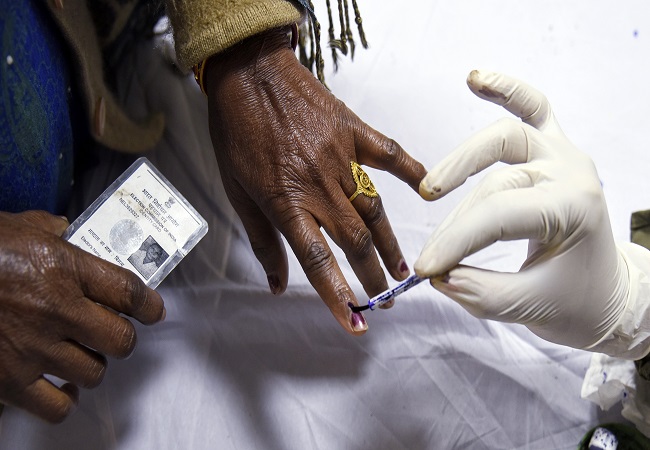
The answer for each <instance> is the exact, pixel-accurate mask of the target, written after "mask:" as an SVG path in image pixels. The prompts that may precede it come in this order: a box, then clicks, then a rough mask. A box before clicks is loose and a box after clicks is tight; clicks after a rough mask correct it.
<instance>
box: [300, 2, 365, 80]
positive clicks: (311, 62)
mask: <svg viewBox="0 0 650 450" xmlns="http://www.w3.org/2000/svg"><path fill="white" fill-rule="evenodd" d="M298 2H299V3H300V4H301V5H302V6H304V7H305V9H306V10H307V12H308V15H309V18H308V20H307V21H306V24H303V25H302V32H301V33H300V37H299V40H298V45H299V47H300V48H299V58H300V62H301V63H302V64H303V65H304V66H305V67H307V68H308V69H309V70H310V71H312V72H314V70H315V71H316V76H317V77H318V79H319V80H320V81H321V83H323V84H325V76H324V74H323V71H324V67H325V61H324V60H323V57H322V51H321V46H320V39H321V38H320V36H321V26H320V22H319V21H318V19H317V18H316V14H315V13H314V4H313V3H312V1H311V0H298ZM337 3H338V16H339V17H338V18H339V25H340V28H341V31H340V34H339V38H338V39H336V37H335V29H334V19H333V15H332V8H331V4H330V0H326V6H327V15H328V20H329V28H328V38H329V47H330V48H331V50H332V61H333V63H334V70H335V71H336V70H338V52H340V53H342V54H343V55H348V53H349V54H350V57H351V58H352V59H354V50H355V42H354V39H353V33H352V29H351V27H350V13H349V5H348V0H337ZM352 9H353V11H354V22H355V23H356V24H357V30H358V33H359V39H360V40H361V45H362V46H363V47H364V48H368V42H367V40H366V35H365V32H364V30H363V25H362V19H361V13H360V11H359V6H358V5H357V1H356V0H352ZM306 36H308V37H309V40H310V53H309V54H307V38H306Z"/></svg>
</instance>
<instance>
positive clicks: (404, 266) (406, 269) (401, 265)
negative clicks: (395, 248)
mask: <svg viewBox="0 0 650 450" xmlns="http://www.w3.org/2000/svg"><path fill="white" fill-rule="evenodd" d="M399 271H400V273H401V274H402V275H408V274H409V273H410V270H409V266H408V264H406V261H404V259H402V261H400V263H399Z"/></svg>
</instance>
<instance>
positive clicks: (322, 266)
mask: <svg viewBox="0 0 650 450" xmlns="http://www.w3.org/2000/svg"><path fill="white" fill-rule="evenodd" d="M331 256H332V255H331V252H330V250H329V249H328V248H327V247H326V246H325V244H324V243H322V242H312V243H311V244H309V246H308V248H307V250H306V251H305V255H304V258H303V268H304V269H305V272H306V273H315V274H320V273H324V272H326V271H327V270H329V268H330V266H331Z"/></svg>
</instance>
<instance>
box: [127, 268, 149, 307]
mask: <svg viewBox="0 0 650 450" xmlns="http://www.w3.org/2000/svg"><path fill="white" fill-rule="evenodd" d="M123 289H124V298H126V299H128V302H127V305H126V308H128V311H124V312H137V311H140V310H142V309H143V308H144V307H145V306H146V304H147V287H146V286H145V284H144V283H143V282H142V280H140V278H138V276H137V275H136V274H134V273H132V272H129V271H125V274H124V284H123Z"/></svg>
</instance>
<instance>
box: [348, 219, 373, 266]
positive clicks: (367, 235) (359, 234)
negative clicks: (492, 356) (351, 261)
mask: <svg viewBox="0 0 650 450" xmlns="http://www.w3.org/2000/svg"><path fill="white" fill-rule="evenodd" d="M350 251H351V252H352V254H353V255H354V256H355V257H356V258H359V259H362V260H363V259H366V258H367V257H369V256H370V255H371V254H372V252H373V251H374V246H373V243H372V233H371V232H370V230H369V229H368V228H366V227H365V226H364V227H357V228H355V230H354V232H353V233H352V235H351V236H350Z"/></svg>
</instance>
